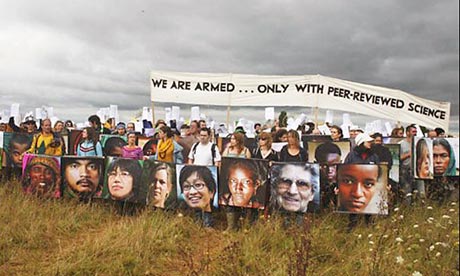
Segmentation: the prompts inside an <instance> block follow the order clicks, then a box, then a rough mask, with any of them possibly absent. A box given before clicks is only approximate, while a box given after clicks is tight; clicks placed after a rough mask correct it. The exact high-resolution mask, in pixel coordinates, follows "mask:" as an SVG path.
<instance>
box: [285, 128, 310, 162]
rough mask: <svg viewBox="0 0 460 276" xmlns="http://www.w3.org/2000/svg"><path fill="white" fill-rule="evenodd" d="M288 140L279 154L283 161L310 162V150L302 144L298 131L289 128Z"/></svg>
mask: <svg viewBox="0 0 460 276" xmlns="http://www.w3.org/2000/svg"><path fill="white" fill-rule="evenodd" d="M287 142H288V143H287V145H285V146H283V148H282V149H281V151H280V154H279V160H280V161H281V162H308V152H307V151H306V150H305V149H304V148H302V147H301V146H300V137H299V133H298V132H297V131H295V130H293V129H291V130H289V132H288V135H287Z"/></svg>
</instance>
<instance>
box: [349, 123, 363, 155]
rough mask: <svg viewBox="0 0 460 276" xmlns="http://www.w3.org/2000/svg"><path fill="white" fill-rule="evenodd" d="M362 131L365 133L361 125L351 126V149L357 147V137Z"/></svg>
mask: <svg viewBox="0 0 460 276" xmlns="http://www.w3.org/2000/svg"><path fill="white" fill-rule="evenodd" d="M360 133H364V130H362V129H361V128H360V127H359V126H357V125H352V126H350V146H351V149H354V148H355V147H356V141H355V138H356V136H357V135H358V134H360Z"/></svg>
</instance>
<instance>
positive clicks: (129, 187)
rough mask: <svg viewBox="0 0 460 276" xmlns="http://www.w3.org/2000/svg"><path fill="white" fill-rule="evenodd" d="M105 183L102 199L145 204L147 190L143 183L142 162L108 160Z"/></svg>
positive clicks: (111, 158)
mask: <svg viewBox="0 0 460 276" xmlns="http://www.w3.org/2000/svg"><path fill="white" fill-rule="evenodd" d="M106 159H107V161H106V166H105V167H106V170H105V182H104V189H103V191H102V197H103V198H105V199H109V198H110V199H112V200H115V201H125V202H134V203H139V204H145V203H146V200H147V188H146V187H145V185H143V183H142V181H141V177H142V162H143V161H141V160H134V159H127V158H118V157H108V158H106Z"/></svg>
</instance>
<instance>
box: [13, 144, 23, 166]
mask: <svg viewBox="0 0 460 276" xmlns="http://www.w3.org/2000/svg"><path fill="white" fill-rule="evenodd" d="M26 150H27V144H19V143H12V144H11V149H10V155H11V160H12V161H13V164H14V166H15V167H18V168H20V167H22V157H23V153H24V152H25V151H26Z"/></svg>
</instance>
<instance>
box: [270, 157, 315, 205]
mask: <svg viewBox="0 0 460 276" xmlns="http://www.w3.org/2000/svg"><path fill="white" fill-rule="evenodd" d="M319 166H320V165H319V164H310V163H273V165H272V166H271V168H270V181H271V186H270V206H271V207H272V208H273V209H274V210H285V211H288V212H301V213H305V212H307V211H310V212H313V211H318V210H319V206H320V173H319Z"/></svg>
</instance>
